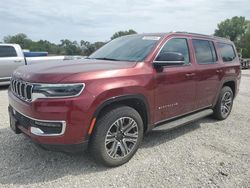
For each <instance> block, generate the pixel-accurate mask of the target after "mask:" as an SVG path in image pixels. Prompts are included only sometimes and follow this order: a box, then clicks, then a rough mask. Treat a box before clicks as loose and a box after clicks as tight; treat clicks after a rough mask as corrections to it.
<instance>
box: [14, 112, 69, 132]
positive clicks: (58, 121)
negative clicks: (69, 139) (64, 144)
mask: <svg viewBox="0 0 250 188" xmlns="http://www.w3.org/2000/svg"><path fill="white" fill-rule="evenodd" d="M14 111H16V112H18V113H19V114H21V115H23V116H24V117H26V118H29V119H31V120H33V121H40V122H45V123H50V122H51V123H53V122H55V123H61V124H62V131H61V132H60V133H56V134H44V133H42V132H43V131H42V130H41V129H39V128H37V127H35V128H37V129H39V130H40V131H41V132H40V133H39V131H38V130H37V132H36V131H35V132H32V131H31V130H30V131H31V133H32V134H34V135H36V136H61V135H63V134H64V133H65V130H66V121H63V120H41V119H36V118H32V117H30V116H27V115H25V114H23V113H22V112H20V111H18V110H16V109H15V108H13V107H12V112H13V113H14ZM31 127H32V126H30V129H31ZM33 130H34V129H33Z"/></svg>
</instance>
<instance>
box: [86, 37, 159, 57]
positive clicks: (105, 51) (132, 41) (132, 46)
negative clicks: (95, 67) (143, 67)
mask: <svg viewBox="0 0 250 188" xmlns="http://www.w3.org/2000/svg"><path fill="white" fill-rule="evenodd" d="M160 38H161V37H159V36H141V35H132V36H124V37H120V38H117V39H115V40H112V41H110V42H109V43H107V44H106V45H105V46H103V47H102V48H100V49H99V50H97V51H96V52H94V53H93V54H91V55H90V56H89V57H88V58H90V59H103V60H113V61H143V60H144V59H145V58H146V57H147V55H148V54H149V52H150V51H151V50H152V49H153V47H154V46H155V45H156V44H157V43H158V41H159V40H160Z"/></svg>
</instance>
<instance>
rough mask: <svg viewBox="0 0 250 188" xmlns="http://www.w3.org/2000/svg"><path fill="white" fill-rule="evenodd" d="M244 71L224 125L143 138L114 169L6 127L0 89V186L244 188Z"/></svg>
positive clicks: (198, 125)
mask: <svg viewBox="0 0 250 188" xmlns="http://www.w3.org/2000/svg"><path fill="white" fill-rule="evenodd" d="M249 104H250V70H244V71H242V80H241V86H240V93H239V95H238V97H237V98H236V100H235V102H234V108H233V111H232V113H231V115H230V116H229V118H228V119H227V120H225V121H215V120H213V119H211V118H205V119H202V120H200V121H198V122H195V123H192V124H189V125H186V126H184V127H180V128H178V129H175V130H172V131H168V132H152V133H150V134H148V135H147V136H146V137H145V139H144V142H143V144H142V146H141V147H140V149H139V150H138V152H137V153H136V155H135V156H134V157H133V158H132V160H130V162H128V163H127V164H125V165H123V166H121V167H117V168H105V167H100V166H98V165H96V164H95V163H94V162H93V161H92V160H91V156H89V155H88V154H87V153H82V154H74V155H72V154H71V155H69V154H64V153H57V152H50V151H45V150H42V149H40V148H39V147H37V146H36V145H34V144H33V143H32V142H31V141H30V140H29V139H28V138H26V137H25V136H23V135H15V134H14V133H13V132H12V131H11V130H10V128H9V122H8V115H7V106H8V101H7V88H6V87H5V88H3V87H2V88H0V119H1V121H0V187H46V188H48V187H90V186H93V187H118V186H119V187H250V126H249V125H250V116H249V114H250V109H249Z"/></svg>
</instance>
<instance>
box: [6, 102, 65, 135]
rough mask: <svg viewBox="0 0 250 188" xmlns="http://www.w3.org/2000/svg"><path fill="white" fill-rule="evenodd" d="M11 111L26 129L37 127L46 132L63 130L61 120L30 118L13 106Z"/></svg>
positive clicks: (58, 132)
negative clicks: (47, 120)
mask: <svg viewBox="0 0 250 188" xmlns="http://www.w3.org/2000/svg"><path fill="white" fill-rule="evenodd" d="M9 108H10V109H9V110H10V112H11V113H12V115H13V116H14V117H15V118H16V120H17V122H18V125H19V126H22V127H24V128H25V129H27V130H28V129H29V128H30V127H37V128H39V129H41V130H42V131H43V132H44V134H60V133H61V132H62V127H63V125H62V123H60V122H46V121H36V120H33V119H30V118H28V117H26V116H24V115H22V114H21V113H19V112H17V111H15V113H14V110H13V108H12V107H9Z"/></svg>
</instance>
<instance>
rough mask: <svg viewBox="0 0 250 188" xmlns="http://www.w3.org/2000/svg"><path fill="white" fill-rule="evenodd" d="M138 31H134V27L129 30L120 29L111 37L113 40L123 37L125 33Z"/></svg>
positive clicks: (130, 33) (129, 33)
mask: <svg viewBox="0 0 250 188" xmlns="http://www.w3.org/2000/svg"><path fill="white" fill-rule="evenodd" d="M136 33H137V32H136V31H134V30H133V29H129V30H128V31H118V32H116V33H114V34H113V35H112V37H111V40H113V39H115V38H118V37H121V36H125V35H132V34H136Z"/></svg>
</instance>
